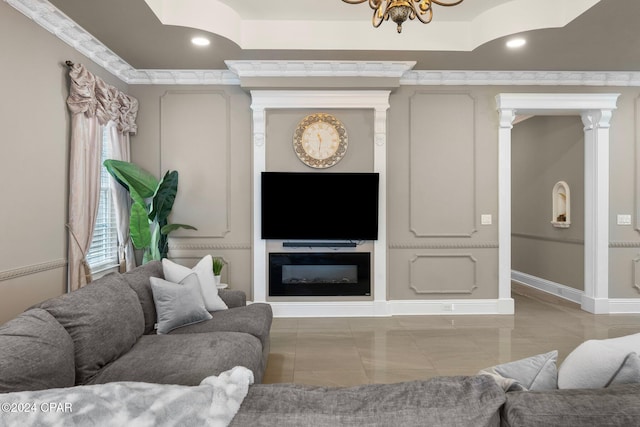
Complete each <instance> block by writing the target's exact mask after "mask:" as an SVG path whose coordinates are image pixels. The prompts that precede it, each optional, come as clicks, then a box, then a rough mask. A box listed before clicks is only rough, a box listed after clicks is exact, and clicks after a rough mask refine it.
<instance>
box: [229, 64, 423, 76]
mask: <svg viewBox="0 0 640 427" xmlns="http://www.w3.org/2000/svg"><path fill="white" fill-rule="evenodd" d="M224 63H225V64H226V65H227V67H228V68H229V70H231V71H232V72H234V73H235V74H237V75H238V77H240V78H243V77H393V78H401V77H402V76H403V75H404V74H405V73H406V72H407V71H409V70H411V69H412V68H413V67H414V66H415V65H416V62H415V61H396V62H394V61H224Z"/></svg>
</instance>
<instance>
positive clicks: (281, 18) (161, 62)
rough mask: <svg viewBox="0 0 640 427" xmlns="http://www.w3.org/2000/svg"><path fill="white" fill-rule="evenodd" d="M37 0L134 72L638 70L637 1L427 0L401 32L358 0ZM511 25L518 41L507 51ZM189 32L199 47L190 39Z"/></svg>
mask: <svg viewBox="0 0 640 427" xmlns="http://www.w3.org/2000/svg"><path fill="white" fill-rule="evenodd" d="M49 1H50V3H51V4H53V5H54V6H55V7H57V8H58V9H59V10H60V11H62V12H63V13H64V14H66V15H67V16H68V17H69V18H71V19H72V20H73V21H75V22H76V23H77V24H78V25H79V26H81V27H82V28H84V30H86V31H87V32H88V33H90V34H91V35H93V36H94V37H95V38H97V39H98V40H99V41H100V42H102V43H103V44H104V45H106V46H107V47H108V48H109V49H111V50H112V51H113V52H114V53H115V54H116V55H117V56H119V57H120V58H121V59H122V60H124V61H125V62H126V63H128V64H129V65H131V66H132V67H133V68H135V69H138V70H223V69H227V67H226V65H225V63H224V61H225V60H309V61H326V60H335V61H416V65H415V67H414V69H415V70H514V71H515V70H523V71H524V70H528V71H543V70H547V71H548V70H554V71H640V26H639V25H638V17H640V1H638V0H537V1H535V2H533V1H531V0H465V1H464V2H463V3H462V4H460V5H458V6H455V7H450V8H446V7H441V6H437V5H434V18H433V22H432V23H431V24H422V23H420V22H418V21H417V20H415V21H408V22H406V23H405V24H404V26H403V32H402V34H397V33H396V29H395V24H394V23H392V22H383V23H382V25H381V26H380V27H379V28H377V29H374V28H372V26H371V22H370V20H371V14H372V11H371V9H370V8H369V6H368V4H367V3H366V2H365V3H362V4H358V5H350V4H346V3H344V2H342V1H341V0H271V1H265V0H242V1H239V0H180V1H177V0H146V1H145V0H109V1H100V0H49ZM212 17H213V18H212ZM161 20H162V21H163V22H166V23H170V24H172V25H165V24H163V23H162V22H161ZM511 34H518V35H521V36H523V37H525V38H526V39H527V44H526V45H525V46H524V47H523V48H521V49H519V50H508V49H507V48H506V47H505V41H506V39H508V38H509V36H510V35H511ZM194 35H206V36H207V37H208V38H209V39H210V40H211V44H210V45H209V46H207V47H204V48H198V47H195V46H193V45H192V44H191V43H190V40H191V38H192V37H193V36H194Z"/></svg>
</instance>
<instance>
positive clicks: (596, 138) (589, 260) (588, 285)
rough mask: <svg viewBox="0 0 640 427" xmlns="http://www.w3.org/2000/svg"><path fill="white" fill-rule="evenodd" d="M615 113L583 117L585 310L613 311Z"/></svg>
mask: <svg viewBox="0 0 640 427" xmlns="http://www.w3.org/2000/svg"><path fill="white" fill-rule="evenodd" d="M611 114H612V111H611V110H591V111H585V112H583V113H582V114H581V117H582V123H583V124H584V143H585V147H584V157H585V159H584V160H585V178H584V206H585V218H584V220H585V221H584V222H585V224H584V225H585V230H584V253H585V263H584V265H585V271H584V295H583V297H582V309H583V310H586V311H588V312H591V313H596V314H597V313H608V312H609V122H610V120H611Z"/></svg>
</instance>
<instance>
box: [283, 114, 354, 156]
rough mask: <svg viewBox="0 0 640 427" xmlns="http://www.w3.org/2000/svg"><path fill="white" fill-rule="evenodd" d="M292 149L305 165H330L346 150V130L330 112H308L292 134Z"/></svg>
mask: <svg viewBox="0 0 640 427" xmlns="http://www.w3.org/2000/svg"><path fill="white" fill-rule="evenodd" d="M293 149H294V151H295V152H296V155H297V156H298V158H299V159H300V160H302V162H303V163H304V164H306V165H307V166H311V167H312V168H328V167H331V166H333V165H335V164H336V163H338V162H339V161H340V160H342V158H343V157H344V155H345V154H346V152H347V130H346V129H345V127H344V125H343V124H342V122H340V120H338V119H337V118H335V117H334V116H333V115H331V114H327V113H316V114H310V115H308V116H307V117H305V118H304V119H302V120H301V121H300V123H298V127H297V128H296V131H295V133H294V134H293Z"/></svg>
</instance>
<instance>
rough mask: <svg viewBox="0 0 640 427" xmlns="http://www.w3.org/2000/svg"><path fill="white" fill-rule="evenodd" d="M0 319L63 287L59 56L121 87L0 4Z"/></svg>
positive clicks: (63, 82) (63, 74)
mask: <svg viewBox="0 0 640 427" xmlns="http://www.w3.org/2000/svg"><path fill="white" fill-rule="evenodd" d="M0 52H2V58H3V59H4V64H3V66H2V67H0V88H2V95H3V102H2V106H1V107H0V123H2V138H1V139H0V141H1V142H0V144H1V147H2V155H1V156H0V171H1V172H0V174H1V175H0V176H1V178H2V182H3V185H2V187H1V188H0V203H2V206H1V207H0V223H1V224H2V227H1V229H0V323H2V322H4V321H6V320H9V319H10V318H12V317H14V316H15V315H17V314H19V313H20V312H22V311H23V310H24V309H26V308H27V307H29V306H31V305H33V304H36V303H38V302H40V301H42V300H44V299H46V298H51V297H55V296H58V295H60V294H62V293H64V292H65V291H66V286H67V285H66V258H67V233H66V229H65V223H66V221H67V177H68V174H67V170H68V153H69V147H68V141H69V126H70V125H69V123H70V119H69V113H68V110H67V106H66V98H67V94H68V80H67V79H68V77H67V72H68V70H67V67H66V66H65V65H64V61H65V60H71V61H74V62H82V63H83V64H84V65H85V66H86V67H87V68H88V69H89V70H90V71H92V72H94V73H96V74H97V75H99V76H100V77H102V78H103V79H104V80H105V81H107V82H108V83H110V84H113V85H115V86H118V87H119V88H120V89H121V90H125V91H126V89H127V87H126V85H125V84H123V83H122V82H121V81H120V80H118V79H116V78H115V77H114V76H113V75H111V74H109V73H108V72H106V71H104V70H103V69H101V68H100V67H98V66H97V65H96V64H95V63H93V62H92V61H90V60H88V59H87V58H85V57H84V56H82V55H80V54H79V53H78V52H76V51H75V49H72V48H71V47H69V46H68V45H66V44H65V43H63V42H62V41H61V40H60V39H58V38H57V37H56V36H54V35H53V34H51V33H49V32H48V31H46V30H45V29H43V28H40V27H39V26H38V25H36V24H34V23H33V22H32V21H31V20H30V19H28V18H27V17H25V16H24V15H22V14H21V13H20V12H18V11H17V10H16V9H14V8H13V7H11V6H9V5H8V4H7V3H5V2H0Z"/></svg>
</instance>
